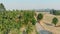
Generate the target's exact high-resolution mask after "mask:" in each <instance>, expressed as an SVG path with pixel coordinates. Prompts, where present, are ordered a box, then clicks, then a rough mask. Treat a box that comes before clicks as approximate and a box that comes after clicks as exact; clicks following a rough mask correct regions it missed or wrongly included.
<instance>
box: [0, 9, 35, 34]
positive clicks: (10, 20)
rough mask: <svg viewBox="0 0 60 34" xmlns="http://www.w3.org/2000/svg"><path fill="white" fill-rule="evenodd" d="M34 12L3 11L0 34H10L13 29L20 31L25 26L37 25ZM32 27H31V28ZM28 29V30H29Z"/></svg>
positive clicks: (0, 14) (0, 13)
mask: <svg viewBox="0 0 60 34" xmlns="http://www.w3.org/2000/svg"><path fill="white" fill-rule="evenodd" d="M34 15H35V12H33V11H19V10H16V11H15V10H13V11H2V12H0V32H2V33H3V34H6V33H7V34H8V33H9V32H10V30H11V29H18V30H19V29H20V28H21V27H22V26H23V25H24V24H25V25H26V27H28V26H27V25H29V24H31V23H32V24H33V25H35V24H36V20H35V18H34ZM29 27H30V26H29ZM29 27H28V29H29Z"/></svg>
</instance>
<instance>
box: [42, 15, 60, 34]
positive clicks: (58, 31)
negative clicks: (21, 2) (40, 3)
mask: <svg viewBox="0 0 60 34" xmlns="http://www.w3.org/2000/svg"><path fill="white" fill-rule="evenodd" d="M54 17H57V18H58V20H59V21H58V24H57V26H58V25H60V16H55V15H51V14H44V18H43V19H42V21H41V25H42V26H43V27H44V28H45V29H46V30H48V31H51V32H53V33H54V34H60V26H59V27H54V25H53V24H52V23H51V22H52V19H53V18H54ZM46 24H50V25H51V26H50V25H46Z"/></svg>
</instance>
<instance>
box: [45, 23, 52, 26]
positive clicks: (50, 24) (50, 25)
mask: <svg viewBox="0 0 60 34" xmlns="http://www.w3.org/2000/svg"><path fill="white" fill-rule="evenodd" d="M45 24H46V25H47V26H53V25H52V24H49V23H45Z"/></svg>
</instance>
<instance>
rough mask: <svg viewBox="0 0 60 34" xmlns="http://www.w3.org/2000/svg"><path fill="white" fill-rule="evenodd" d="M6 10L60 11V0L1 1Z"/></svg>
mask: <svg viewBox="0 0 60 34" xmlns="http://www.w3.org/2000/svg"><path fill="white" fill-rule="evenodd" d="M0 3H3V4H4V6H5V8H6V9H47V8H50V9H60V0H0Z"/></svg>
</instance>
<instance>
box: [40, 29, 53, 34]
mask: <svg viewBox="0 0 60 34" xmlns="http://www.w3.org/2000/svg"><path fill="white" fill-rule="evenodd" d="M39 34H53V33H52V32H50V31H47V30H41V31H40V32H39Z"/></svg>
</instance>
